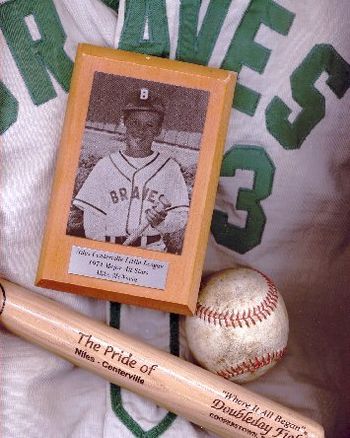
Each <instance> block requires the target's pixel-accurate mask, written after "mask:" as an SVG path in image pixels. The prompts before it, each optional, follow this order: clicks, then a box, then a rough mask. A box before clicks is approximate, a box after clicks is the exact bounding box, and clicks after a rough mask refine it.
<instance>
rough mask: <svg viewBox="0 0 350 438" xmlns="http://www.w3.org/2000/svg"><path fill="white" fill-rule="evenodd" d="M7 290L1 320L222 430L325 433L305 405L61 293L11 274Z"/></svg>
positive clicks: (0, 285) (2, 284)
mask: <svg viewBox="0 0 350 438" xmlns="http://www.w3.org/2000/svg"><path fill="white" fill-rule="evenodd" d="M0 296H1V299H0V321H1V322H2V324H3V326H4V327H6V328H7V329H8V330H10V331H11V332H13V333H15V334H16V335H18V336H20V337H22V338H24V339H26V340H28V341H30V342H33V343H35V344H37V345H40V346H41V347H43V348H45V349H47V350H49V351H51V352H53V353H55V354H57V355H58V356H60V357H62V358H65V359H67V360H68V361H70V362H72V363H73V364H74V365H77V366H80V367H82V368H85V369H87V370H90V371H92V372H95V373H97V374H99V375H100V376H102V377H104V378H106V379H108V380H109V381H110V382H113V383H115V384H117V385H119V386H121V387H124V388H126V389H128V390H130V391H133V392H135V393H137V394H139V395H141V396H144V397H146V398H149V399H151V400H153V401H154V402H156V403H157V404H158V405H160V406H162V407H164V408H166V409H167V410H169V411H171V412H174V413H175V414H177V415H180V416H182V417H184V418H187V419H188V420H189V421H191V422H193V423H196V424H198V425H200V426H202V427H204V428H206V429H208V430H209V431H211V432H213V433H215V434H217V435H218V436H222V437H231V438H232V437H237V438H239V437H257V438H262V437H267V438H276V437H279V438H301V437H303V438H305V437H307V438H321V437H324V432H323V428H322V427H321V426H320V425H319V424H317V423H315V422H314V421H312V420H310V419H308V418H306V417H304V416H302V415H300V414H299V413H297V412H294V411H293V410H291V409H288V408H286V407H284V406H281V405H279V404H277V403H275V402H273V401H271V400H269V399H267V398H264V397H262V396H260V395H257V394H254V393H253V392H251V391H249V390H247V389H245V388H242V387H241V386H239V385H237V384H235V383H232V382H229V381H227V380H225V379H223V378H222V377H219V376H216V375H214V374H212V373H210V372H209V371H206V370H204V369H202V368H200V367H198V366H196V365H194V364H191V363H189V362H186V361H184V360H183V359H180V358H178V357H176V356H172V355H171V354H169V353H166V352H164V351H161V350H158V349H156V348H154V347H152V346H149V345H147V344H145V343H144V342H141V341H139V340H137V339H134V338H132V337H131V336H128V335H126V334H123V333H121V332H120V331H119V330H117V329H114V328H112V327H109V326H107V325H106V324H103V323H102V322H99V321H94V320H92V319H90V318H88V317H86V316H84V315H82V314H80V313H77V312H75V311H73V310H70V309H69V308H68V307H65V306H63V305H62V304H59V303H57V302H55V301H54V300H51V299H49V298H45V297H43V296H40V295H38V294H35V293H32V292H30V291H29V290H27V289H25V288H23V287H20V286H18V285H15V284H14V283H11V282H9V281H7V280H0Z"/></svg>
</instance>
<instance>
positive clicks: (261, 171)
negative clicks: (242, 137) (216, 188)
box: [211, 145, 275, 254]
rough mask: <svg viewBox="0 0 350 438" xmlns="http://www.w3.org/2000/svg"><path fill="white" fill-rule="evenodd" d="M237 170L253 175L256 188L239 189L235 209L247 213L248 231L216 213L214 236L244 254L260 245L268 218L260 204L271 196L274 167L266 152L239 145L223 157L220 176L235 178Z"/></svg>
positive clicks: (258, 148)
mask: <svg viewBox="0 0 350 438" xmlns="http://www.w3.org/2000/svg"><path fill="white" fill-rule="evenodd" d="M238 169H241V170H250V171H253V172H254V183H253V187H252V188H251V189H248V188H240V189H239V191H238V196H237V201H236V209H237V210H244V211H246V212H247V213H248V215H247V220H246V224H245V227H244V228H241V227H238V226H237V225H234V224H231V223H230V222H229V221H228V215H227V214H226V213H225V212H222V211H220V210H214V214H213V220H212V224H211V232H212V233H213V236H214V238H215V240H216V242H217V243H219V244H220V245H223V246H225V247H227V248H229V249H231V250H232V251H236V252H238V253H240V254H244V253H246V252H247V251H249V250H251V249H252V248H254V247H256V246H257V245H259V244H260V242H261V239H262V235H263V232H264V228H265V223H266V216H265V213H264V210H263V208H262V207H261V204H260V202H261V201H263V200H264V199H266V198H267V197H269V196H270V194H271V192H272V185H273V179H274V174H275V166H274V164H273V162H272V161H271V159H270V157H269V156H268V154H267V153H266V151H265V150H264V149H263V148H260V147H257V146H241V145H238V146H235V147H233V148H232V149H230V150H229V151H227V152H226V154H225V155H224V159H223V162H222V167H221V176H222V177H234V176H235V173H236V170H238Z"/></svg>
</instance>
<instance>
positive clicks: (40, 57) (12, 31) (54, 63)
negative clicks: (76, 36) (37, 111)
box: [0, 0, 73, 105]
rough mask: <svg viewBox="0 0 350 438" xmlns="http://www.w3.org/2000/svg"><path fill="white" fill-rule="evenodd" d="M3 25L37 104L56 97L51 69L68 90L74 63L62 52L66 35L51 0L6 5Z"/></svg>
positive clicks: (0, 23) (1, 10) (1, 11)
mask: <svg viewBox="0 0 350 438" xmlns="http://www.w3.org/2000/svg"><path fill="white" fill-rule="evenodd" d="M0 26H1V30H2V32H3V34H4V36H5V39H6V41H7V44H8V45H9V47H10V49H11V52H12V55H13V57H14V59H15V61H16V64H17V66H18V68H19V70H20V71H21V74H22V77H23V79H24V82H25V83H26V86H27V88H28V90H29V93H30V95H31V97H32V100H33V102H34V103H35V104H36V105H41V104H42V103H44V102H47V101H48V100H50V99H52V98H54V97H55V96H56V92H55V89H54V87H53V85H52V82H51V79H50V76H49V73H48V70H49V71H50V72H51V73H52V75H53V76H54V77H55V78H56V80H57V81H58V82H59V84H60V85H61V86H62V88H63V89H64V90H65V91H68V89H69V83H70V77H71V73H72V66H73V63H72V61H71V60H70V59H69V57H68V56H67V54H66V53H65V52H64V50H63V46H64V43H65V40H66V36H65V33H64V31H63V28H62V26H61V23H60V20H59V17H58V15H57V13H56V9H55V6H54V4H53V2H52V0H40V1H35V0H16V1H8V2H6V3H3V4H2V5H1V6H0ZM31 32H32V33H31ZM33 33H34V34H35V36H33ZM38 33H39V34H38Z"/></svg>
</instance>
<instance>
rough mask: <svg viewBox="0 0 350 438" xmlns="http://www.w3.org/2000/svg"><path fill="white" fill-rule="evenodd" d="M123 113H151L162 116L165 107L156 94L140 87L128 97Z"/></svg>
mask: <svg viewBox="0 0 350 438" xmlns="http://www.w3.org/2000/svg"><path fill="white" fill-rule="evenodd" d="M123 111H124V112H129V111H153V112H156V113H158V114H161V115H162V116H164V113H165V106H164V103H163V101H162V99H161V98H160V97H159V96H158V95H157V94H155V93H154V92H153V91H152V90H150V89H149V88H146V87H142V88H139V89H137V90H136V91H134V92H132V93H131V94H130V95H129V96H128V98H127V99H126V104H125V107H124V109H123Z"/></svg>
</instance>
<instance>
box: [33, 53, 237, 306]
mask: <svg viewBox="0 0 350 438" xmlns="http://www.w3.org/2000/svg"><path fill="white" fill-rule="evenodd" d="M235 81H236V75H235V74H234V73H232V72H228V71H225V70H219V69H214V68H208V67H203V66H198V65H193V64H188V63H184V62H179V61H171V60H167V59H162V58H157V57H152V56H148V55H143V54H136V53H129V52H125V51H121V50H114V49H107V48H99V47H94V46H90V45H86V44H82V45H80V46H79V48H78V52H77V58H76V62H75V67H74V72H73V77H72V83H71V91H70V95H69V99H68V106H67V111H66V117H65V123H64V129H63V134H62V140H61V145H60V150H59V156H58V161H57V170H56V175H55V180H54V184H53V189H52V195H51V203H50V208H49V214H48V219H47V224H46V231H45V235H44V240H43V245H42V251H41V256H40V262H39V268H38V272H37V281H36V284H37V285H38V286H42V287H47V288H53V289H57V290H62V291H67V292H73V293H78V294H82V295H88V296H92V297H96V298H100V299H106V300H110V301H117V302H121V303H128V304H135V305H140V306H144V307H150V308H154V309H159V310H164V311H169V312H175V313H181V314H191V313H193V312H194V310H195V306H196V301H197V294H198V289H199V284H200V278H201V273H202V266H203V261H204V256H205V250H206V246H207V240H208V235H209V229H210V222H211V216H212V211H213V207H214V200H215V194H216V190H217V184H218V179H219V173H220V166H221V159H222V155H223V147H224V143H225V136H226V131H227V124H228V120H229V115H230V111H231V106H232V99H233V90H234V85H235Z"/></svg>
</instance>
